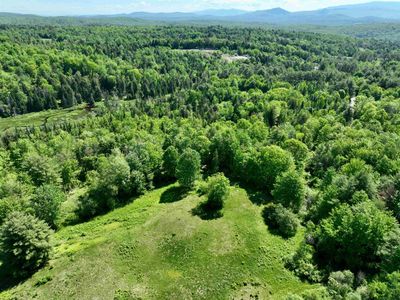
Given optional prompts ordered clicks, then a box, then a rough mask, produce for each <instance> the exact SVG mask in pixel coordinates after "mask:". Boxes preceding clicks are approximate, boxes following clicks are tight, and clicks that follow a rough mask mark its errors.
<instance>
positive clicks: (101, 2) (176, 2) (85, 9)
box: [0, 0, 387, 15]
mask: <svg viewBox="0 0 400 300" xmlns="http://www.w3.org/2000/svg"><path fill="white" fill-rule="evenodd" d="M367 1H368V0H330V1H325V0H0V11H1V12H17V13H33V14H40V15H82V14H114V13H129V12H134V11H150V12H172V11H183V12H189V11H195V10H203V9H220V8H238V9H244V10H258V9H269V8H274V7H282V8H285V9H287V10H290V11H298V10H313V9H319V8H323V7H328V6H335V5H342V4H354V3H363V2H367ZM386 2H387V0H386Z"/></svg>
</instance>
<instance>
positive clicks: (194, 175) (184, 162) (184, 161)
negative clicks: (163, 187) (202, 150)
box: [176, 149, 201, 188]
mask: <svg viewBox="0 0 400 300" xmlns="http://www.w3.org/2000/svg"><path fill="white" fill-rule="evenodd" d="M200 168H201V159H200V154H199V153H198V152H197V151H195V150H193V149H186V150H185V151H184V152H183V153H182V155H181V156H180V157H179V160H178V165H177V167H176V177H177V178H178V181H179V183H180V184H181V185H182V186H183V187H185V188H192V187H193V186H194V183H195V181H196V180H197V179H198V178H199V177H200Z"/></svg>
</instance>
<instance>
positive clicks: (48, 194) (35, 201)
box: [30, 184, 65, 228]
mask: <svg viewBox="0 0 400 300" xmlns="http://www.w3.org/2000/svg"><path fill="white" fill-rule="evenodd" d="M64 201H65V194H64V193H63V191H62V190H61V189H60V188H58V187H57V186H54V185H50V184H48V185H42V186H41V187H39V188H37V189H36V192H35V195H34V196H33V197H32V199H31V203H30V208H31V209H32V211H33V214H34V215H35V216H36V217H37V218H39V219H40V220H43V221H45V222H46V223H47V224H49V225H50V227H52V228H56V220H57V218H58V215H59V213H60V206H61V203H62V202H64Z"/></svg>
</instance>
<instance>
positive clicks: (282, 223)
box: [263, 204, 299, 238]
mask: <svg viewBox="0 0 400 300" xmlns="http://www.w3.org/2000/svg"><path fill="white" fill-rule="evenodd" d="M263 217H264V221H265V223H266V224H267V225H268V227H269V229H270V230H271V231H272V232H276V233H277V234H279V235H280V236H282V237H284V238H290V237H293V236H295V235H296V232H297V227H298V225H299V220H298V219H297V217H296V215H295V214H293V213H292V212H290V211H289V210H287V209H286V208H284V207H283V206H282V205H281V204H269V205H267V206H266V207H265V208H264V211H263Z"/></svg>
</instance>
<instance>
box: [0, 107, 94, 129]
mask: <svg viewBox="0 0 400 300" xmlns="http://www.w3.org/2000/svg"><path fill="white" fill-rule="evenodd" d="M87 114H88V113H87V111H86V110H85V106H84V105H79V106H75V107H72V108H66V109H54V110H47V111H42V112H35V113H29V114H25V115H19V116H15V117H9V118H0V132H4V131H6V130H9V129H13V128H16V127H26V126H40V125H43V124H44V123H46V122H47V123H48V124H53V123H58V122H61V121H62V120H71V119H79V118H82V117H85V116H86V115H87Z"/></svg>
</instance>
